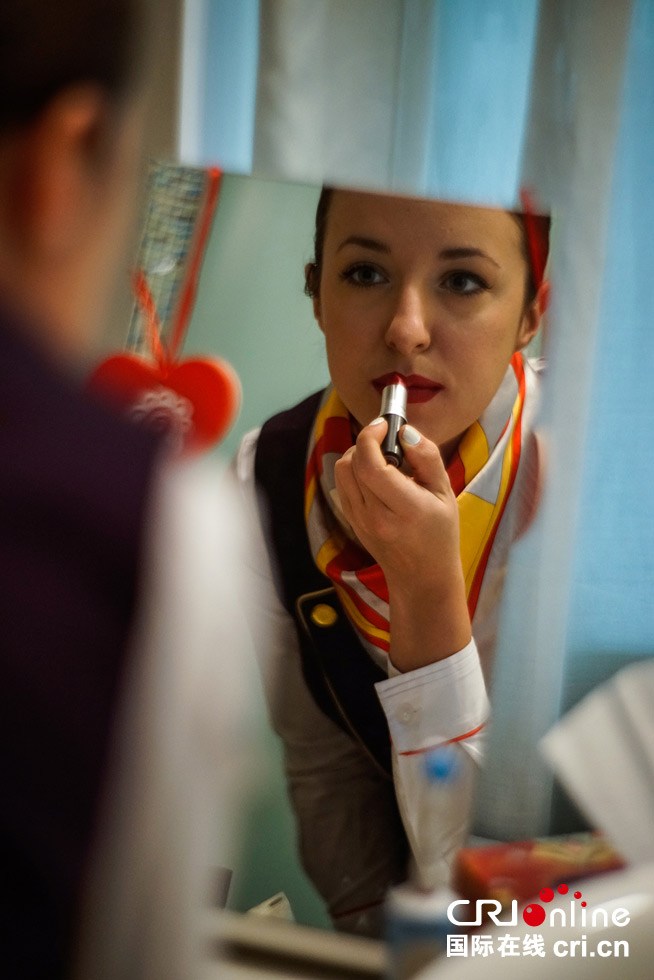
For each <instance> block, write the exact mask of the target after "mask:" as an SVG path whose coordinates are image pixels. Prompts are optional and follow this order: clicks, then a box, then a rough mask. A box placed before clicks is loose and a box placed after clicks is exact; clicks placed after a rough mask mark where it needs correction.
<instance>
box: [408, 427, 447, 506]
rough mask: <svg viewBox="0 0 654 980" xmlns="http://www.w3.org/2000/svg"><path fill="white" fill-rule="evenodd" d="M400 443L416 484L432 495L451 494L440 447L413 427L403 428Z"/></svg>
mask: <svg viewBox="0 0 654 980" xmlns="http://www.w3.org/2000/svg"><path fill="white" fill-rule="evenodd" d="M400 442H401V443H402V449H403V450H404V455H405V457H406V461H407V463H408V464H409V466H410V467H411V470H412V475H413V479H414V480H415V482H416V483H418V484H419V485H420V486H422V487H425V488H426V489H427V490H429V491H431V493H436V494H439V495H442V494H449V493H451V491H452V488H451V485H450V478H449V477H448V475H447V470H446V469H445V464H444V463H443V458H442V456H441V454H440V451H439V449H438V446H436V445H435V444H434V443H433V442H432V441H431V440H430V439H427V438H426V437H425V436H423V435H421V433H420V432H418V430H417V429H415V428H414V427H413V426H412V425H403V426H402V428H401V429H400Z"/></svg>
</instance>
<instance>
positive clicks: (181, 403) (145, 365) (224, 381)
mask: <svg viewBox="0 0 654 980" xmlns="http://www.w3.org/2000/svg"><path fill="white" fill-rule="evenodd" d="M88 386H89V388H90V389H91V390H93V391H97V392H100V393H102V394H105V395H106V396H107V398H109V399H110V400H111V401H112V402H113V403H114V404H115V405H118V407H119V408H121V409H123V410H124V411H126V412H127V414H129V415H131V416H132V417H133V418H135V419H137V420H142V421H143V422H144V423H145V424H147V425H150V426H151V427H153V428H156V429H159V430H165V431H166V432H168V434H169V438H170V441H171V443H172V444H173V446H174V447H175V448H179V449H184V450H186V451H199V450H202V449H206V448H208V447H209V446H211V445H213V443H215V442H217V441H218V440H220V439H222V437H223V436H224V435H225V433H226V432H227V430H228V429H229V428H230V426H231V425H232V423H233V421H234V419H235V418H236V415H237V413H238V409H239V406H240V401H241V386H240V383H239V380H238V376H237V374H236V372H235V371H234V369H233V368H232V367H231V365H230V364H228V363H227V362H226V361H223V360H221V359H220V358H197V359H195V360H190V359H189V360H185V361H177V362H175V363H169V362H163V363H157V362H156V361H151V360H147V359H146V358H144V357H141V356H139V355H138V354H114V355H113V356H112V357H108V358H107V359H106V360H104V361H103V362H102V363H101V364H99V365H98V367H97V368H96V369H95V370H94V372H93V374H92V375H91V377H90V378H89V382H88Z"/></svg>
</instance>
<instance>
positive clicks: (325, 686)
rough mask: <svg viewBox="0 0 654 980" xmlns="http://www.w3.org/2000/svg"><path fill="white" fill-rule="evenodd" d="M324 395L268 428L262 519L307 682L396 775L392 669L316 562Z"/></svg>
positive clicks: (258, 472)
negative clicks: (318, 434)
mask: <svg viewBox="0 0 654 980" xmlns="http://www.w3.org/2000/svg"><path fill="white" fill-rule="evenodd" d="M321 396H322V392H317V393H316V394H314V395H311V396H310V397H309V398H307V399H305V400H304V401H303V402H301V403H300V404H299V405H296V406H295V407H294V408H291V409H289V410H288V411H286V412H281V413H280V414H279V415H275V416H273V418H271V419H269V420H268V421H267V422H266V423H265V424H264V426H263V428H262V429H261V433H260V435H259V441H258V444H257V453H256V460H255V479H256V483H257V486H258V487H259V489H260V490H261V491H263V496H264V500H265V505H266V508H267V513H264V514H262V520H263V521H264V526H265V528H266V532H267V533H266V540H267V542H268V547H269V549H270V551H271V556H272V558H273V566H274V567H275V568H276V570H277V573H278V574H277V580H276V588H277V592H278V595H279V598H280V600H281V602H282V604H283V605H284V607H285V608H286V610H287V611H288V612H289V613H290V615H291V616H292V617H293V619H294V621H295V626H296V629H297V634H298V639H299V642H300V650H301V653H302V668H303V673H304V678H305V680H306V683H307V686H308V688H309V690H310V691H311V694H312V695H313V698H314V700H315V702H316V704H317V705H318V707H319V708H320V709H321V710H322V711H323V712H324V713H325V714H326V715H327V716H328V717H329V718H331V719H332V721H334V722H335V723H336V724H337V725H339V726H340V727H341V728H342V729H343V730H344V731H345V732H347V733H348V735H350V736H351V737H352V738H355V739H356V740H357V741H358V742H359V743H360V745H361V746H362V747H363V749H364V750H365V751H366V753H367V754H368V755H369V756H370V758H371V760H373V762H374V764H375V765H376V766H377V767H378V768H380V769H381V770H382V771H383V772H384V774H385V775H386V776H390V774H391V750H390V735H389V732H388V723H387V721H386V717H385V715H384V712H383V710H382V708H381V705H380V703H379V699H378V697H377V694H376V691H375V688H374V684H375V682H376V681H380V680H384V679H385V678H386V676H387V675H386V674H385V673H384V672H383V671H382V670H380V668H379V667H377V665H376V664H375V663H373V661H372V660H371V659H370V656H369V655H368V653H367V652H366V650H365V649H364V647H363V644H362V643H361V641H360V639H359V637H358V636H357V634H356V632H355V630H354V628H353V626H352V625H351V623H350V620H349V619H348V617H347V616H346V614H345V612H344V610H343V608H342V606H341V603H340V600H339V598H338V595H337V593H336V590H335V589H334V587H333V585H332V582H331V580H330V579H328V578H327V577H326V576H325V575H323V574H322V572H320V571H319V569H318V568H317V567H316V565H315V562H314V560H313V556H312V554H311V550H310V547H309V540H308V537H307V531H306V525H305V521H304V480H305V469H306V460H307V446H308V443H309V438H310V434H311V429H312V425H313V421H314V418H315V415H316V411H317V408H318V405H319V403H320V398H321Z"/></svg>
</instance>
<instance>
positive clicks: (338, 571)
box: [237, 189, 547, 934]
mask: <svg viewBox="0 0 654 980" xmlns="http://www.w3.org/2000/svg"><path fill="white" fill-rule="evenodd" d="M316 217H317V220H316V236H315V259H314V261H313V262H312V263H310V264H309V265H308V266H307V268H306V270H305V274H306V288H307V292H308V293H309V295H310V296H311V297H312V300H313V309H314V315H315V317H316V320H317V323H318V326H319V327H320V329H321V331H322V332H323V334H324V336H325V342H326V348H327V359H328V363H329V370H330V376H331V382H332V384H331V386H330V387H328V388H327V390H326V391H325V392H324V393H318V394H317V395H314V396H312V397H311V398H309V399H307V400H306V401H305V402H303V403H302V404H301V405H299V406H296V407H295V408H293V409H291V410H289V411H288V412H285V413H282V414H281V415H279V416H276V417H275V418H273V419H271V420H269V421H268V422H267V423H266V424H265V425H264V426H263V428H262V430H261V431H260V432H254V433H250V434H249V435H248V436H246V437H245V439H244V441H243V444H242V446H241V449H240V451H239V456H238V460H237V471H238V474H239V477H240V479H241V481H242V482H243V483H244V484H245V485H247V486H250V487H252V486H253V485H254V484H256V485H257V486H258V488H259V490H260V491H261V496H262V500H263V506H262V513H263V514H264V515H265V517H264V519H263V525H264V526H265V543H264V539H262V546H261V551H260V552H258V553H257V555H256V556H255V559H256V567H257V571H258V573H259V574H260V576H261V578H262V588H263V589H264V593H263V594H264V600H263V601H264V604H265V605H266V610H265V611H266V613H267V615H268V616H269V630H268V634H269V635H268V636H267V641H268V643H270V633H273V634H274V641H273V644H272V647H270V646H269V647H268V653H267V654H266V658H265V662H264V675H265V678H266V686H267V692H268V698H269V703H270V710H271V716H272V722H273V725H274V727H275V729H276V731H277V732H278V733H279V735H280V736H281V738H282V739H283V742H284V749H285V764H286V773H287V779H288V784H289V789H290V793H291V798H292V801H293V805H294V808H295V812H296V816H297V820H298V826H299V833H300V848H301V852H302V856H303V861H304V864H305V867H306V869H307V871H308V873H309V875H310V877H311V878H312V879H313V881H314V883H315V884H316V886H317V887H318V889H319V891H320V892H321V894H322V895H323V897H324V898H325V900H326V902H327V904H328V907H329V910H330V913H331V915H332V917H333V919H334V922H335V924H336V925H337V926H338V927H340V928H344V929H349V930H353V931H358V932H362V933H368V934H375V933H377V932H378V930H379V909H380V904H381V902H382V900H383V896H384V893H385V891H386V889H387V887H388V885H389V884H390V883H392V882H393V881H396V880H399V879H402V878H404V877H406V873H407V855H408V854H410V855H411V857H412V860H413V864H414V865H415V873H416V874H417V877H418V880H419V881H420V883H421V884H423V885H425V886H434V885H437V884H439V883H445V882H446V881H447V880H448V873H449V872H448V869H449V860H450V859H451V856H452V854H453V853H454V851H455V850H456V848H457V847H458V846H460V845H461V843H462V842H463V840H464V839H465V834H466V817H467V811H468V808H469V800H470V793H471V790H472V784H473V778H474V770H475V766H476V764H477V762H478V760H479V757H480V742H481V738H482V732H483V725H484V722H485V720H486V716H487V699H486V691H485V683H484V676H483V672H484V671H488V670H489V668H490V661H491V657H492V651H493V645H494V637H495V630H496V623H497V612H498V603H499V598H500V593H501V586H502V580H503V576H504V571H505V566H506V560H507V554H508V548H509V545H510V543H511V541H512V540H513V539H514V538H515V536H516V534H517V533H518V530H519V528H520V525H521V522H523V520H524V518H525V515H526V514H527V513H528V512H529V511H530V510H531V509H532V508H531V505H532V503H533V496H534V492H535V486H536V482H537V480H536V476H537V473H536V451H535V442H534V439H533V436H532V431H531V430H532V423H533V417H534V411H535V395H536V387H537V385H536V376H535V373H534V371H533V369H532V368H531V367H530V366H529V365H528V364H527V363H526V362H525V360H524V359H523V357H522V354H521V353H520V352H521V351H522V349H523V348H524V347H525V346H526V344H528V343H529V341H530V340H531V339H532V338H533V337H534V335H535V334H536V332H537V330H538V326H539V322H540V317H541V313H542V311H543V307H544V304H545V300H546V290H547V286H546V284H545V283H540V282H539V283H535V282H534V281H533V276H532V273H531V267H530V262H529V259H528V242H527V237H526V234H525V230H524V227H523V223H522V219H521V218H520V216H516V215H513V214H512V213H510V212H506V211H500V210H491V209H485V208H477V207H467V206H462V205H456V204H448V203H443V202H434V201H423V200H413V199H407V198H399V197H385V196H380V195H374V194H368V193H359V192H353V191H344V190H333V189H325V190H323V193H322V196H321V199H320V202H319V205H318V211H317V216H316ZM398 375H399V376H400V379H401V380H402V381H403V382H404V383H405V384H406V387H407V392H408V412H407V414H408V425H406V426H404V427H403V428H402V429H401V432H400V438H401V442H402V447H403V450H404V464H403V467H402V470H401V471H400V470H397V469H396V468H395V467H393V466H389V465H388V464H387V463H386V461H385V459H384V457H383V455H382V452H381V449H380V446H381V443H382V440H383V438H384V435H385V433H386V428H387V424H386V422H385V421H384V420H383V419H381V418H379V417H378V416H379V410H380V397H381V392H382V390H383V388H384V386H385V385H387V384H388V383H390V382H391V381H393V380H395V379H396V377H397V376H398ZM253 499H254V498H253ZM271 567H273V568H274V569H275V573H274V576H275V583H276V588H275V590H273V589H271V587H270V579H271V574H272V573H271ZM380 704H381V709H380ZM382 709H383V710H382ZM389 731H390V743H391V744H390V745H389ZM444 743H452V744H454V745H455V746H456V752H457V756H458V766H457V776H456V779H455V780H454V781H453V783H452V785H451V786H450V789H449V791H448V793H447V796H446V799H445V800H443V798H442V797H439V799H434V798H433V795H430V793H429V789H428V786H427V785H426V781H425V778H424V776H423V765H424V753H425V752H427V751H428V750H430V749H433V748H435V747H437V746H439V745H442V744H444ZM398 809H399V816H398ZM400 817H401V819H400ZM407 843H408V849H407Z"/></svg>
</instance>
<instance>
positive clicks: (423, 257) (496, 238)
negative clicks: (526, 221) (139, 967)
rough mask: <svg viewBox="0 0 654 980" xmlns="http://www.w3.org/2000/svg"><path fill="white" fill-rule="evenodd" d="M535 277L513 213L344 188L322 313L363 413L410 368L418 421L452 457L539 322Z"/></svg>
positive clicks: (332, 221) (333, 215)
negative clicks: (530, 285)
mask: <svg viewBox="0 0 654 980" xmlns="http://www.w3.org/2000/svg"><path fill="white" fill-rule="evenodd" d="M526 279H527V264H526V260H525V258H524V255H523V251H522V239H521V229H520V227H519V225H518V222H517V221H516V219H515V218H514V217H513V216H512V215H511V214H509V213H508V212H506V211H496V210H490V209H487V208H477V207H469V206H465V205H459V204H449V203H444V202H440V201H423V200H413V199H405V198H397V197H387V196H382V195H375V194H367V193H358V192H353V191H340V190H339V191H334V192H333V195H332V199H331V204H330V208H329V212H328V217H327V227H326V232H325V239H324V247H323V263H322V271H321V275H320V281H319V288H318V291H317V294H316V295H315V296H314V312H315V315H316V319H317V321H318V324H319V326H320V329H321V330H322V331H323V333H324V335H325V340H326V345H327V359H328V362H329V370H330V374H331V378H332V381H333V383H334V385H335V387H336V389H337V391H338V392H339V394H340V396H341V398H342V399H343V401H344V403H345V405H346V406H347V408H348V410H349V411H350V412H351V414H352V415H353V416H354V418H355V419H356V420H357V422H358V423H359V424H360V425H366V424H367V423H368V422H370V421H371V420H372V419H373V418H375V416H377V415H378V414H379V410H380V404H381V392H382V389H383V388H384V386H385V385H386V384H388V383H390V379H391V377H392V375H394V374H400V375H402V376H403V377H404V378H405V379H406V381H407V388H408V411H407V414H408V420H409V422H410V423H411V424H412V425H414V426H415V427H416V428H417V429H419V430H420V432H422V433H423V434H424V435H426V436H427V437H428V438H429V439H431V440H432V441H433V442H435V443H436V444H437V445H438V446H439V447H440V449H441V452H442V453H443V456H444V458H445V459H446V460H447V459H449V457H450V455H451V453H452V451H453V449H454V448H455V447H456V445H457V443H458V441H459V439H460V437H461V436H462V434H463V433H464V432H465V430H466V429H467V428H468V427H469V426H470V425H471V424H472V423H473V422H474V421H475V420H476V419H477V418H479V416H480V415H481V413H482V412H483V411H484V409H485V408H486V407H487V405H488V404H489V402H490V401H491V399H492V397H493V395H494V394H495V392H496V391H497V389H498V387H499V385H500V382H501V380H502V378H503V377H504V374H505V372H506V369H507V365H508V362H509V360H510V358H511V355H512V354H513V353H514V352H515V351H516V350H519V349H521V348H522V347H524V345H525V344H526V343H528V341H529V340H530V339H531V338H532V337H533V335H534V334H535V332H536V330H537V328H538V319H539V315H538V304H537V303H533V304H530V305H529V306H525V289H526Z"/></svg>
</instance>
